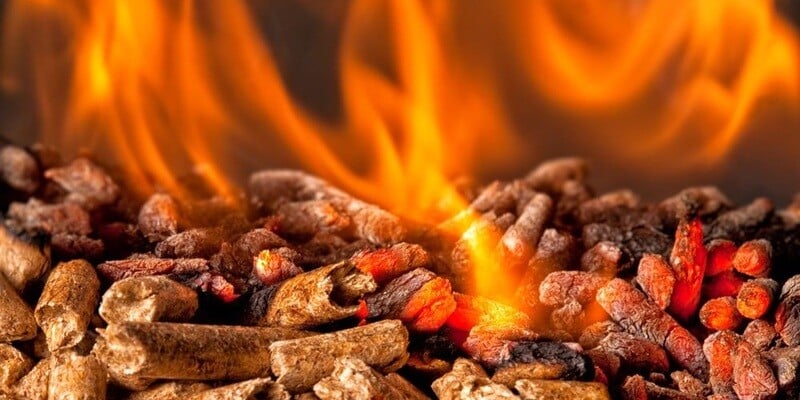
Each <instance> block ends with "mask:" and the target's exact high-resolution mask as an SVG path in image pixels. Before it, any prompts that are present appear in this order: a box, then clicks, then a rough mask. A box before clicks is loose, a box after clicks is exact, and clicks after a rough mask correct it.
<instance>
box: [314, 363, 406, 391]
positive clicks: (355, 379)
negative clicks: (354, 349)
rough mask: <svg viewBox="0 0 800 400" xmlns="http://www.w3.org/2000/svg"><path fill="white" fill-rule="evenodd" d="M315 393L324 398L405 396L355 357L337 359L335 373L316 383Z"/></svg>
mask: <svg viewBox="0 0 800 400" xmlns="http://www.w3.org/2000/svg"><path fill="white" fill-rule="evenodd" d="M314 393H315V394H316V395H317V397H319V398H320V399H322V400H345V399H386V400H401V399H404V398H405V396H404V395H403V393H402V392H400V391H399V390H397V389H395V387H394V386H392V385H390V384H389V382H388V381H387V380H386V378H385V377H384V376H383V375H381V374H379V373H378V372H377V371H375V370H374V369H372V368H370V366H369V365H367V364H366V363H364V361H361V360H359V359H358V358H354V357H341V358H338V359H336V361H334V362H333V373H331V375H330V376H328V377H326V378H324V379H322V380H320V381H319V382H317V384H316V385H314Z"/></svg>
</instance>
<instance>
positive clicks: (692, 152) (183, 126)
mask: <svg viewBox="0 0 800 400" xmlns="http://www.w3.org/2000/svg"><path fill="white" fill-rule="evenodd" d="M7 7H8V8H7V10H6V16H7V20H6V21H5V24H4V28H5V35H4V38H5V43H4V50H5V53H4V54H5V57H4V60H5V61H6V62H5V65H3V70H2V72H3V83H4V87H5V88H6V89H7V90H9V91H13V90H29V91H30V92H32V93H34V98H35V100H36V101H37V104H38V108H37V111H36V113H37V116H38V118H39V121H40V122H39V125H40V126H39V127H38V128H39V129H41V130H42V131H43V134H44V137H43V140H44V141H45V142H46V143H50V144H53V145H56V146H58V147H59V148H61V149H62V150H63V151H65V152H67V153H70V152H77V151H80V150H84V149H88V150H91V151H92V152H93V153H95V154H100V155H101V156H106V157H107V158H109V159H111V160H113V161H114V162H115V163H117V164H119V165H121V166H122V167H123V168H124V170H125V173H126V174H127V177H128V178H129V180H130V181H132V182H134V183H135V184H134V185H133V186H134V187H137V188H140V189H141V190H142V192H143V193H148V192H151V191H153V190H155V189H157V188H165V189H167V190H171V191H173V192H175V191H178V190H179V189H180V178H179V173H185V172H186V171H187V170H189V169H190V168H195V169H198V170H199V171H201V172H202V173H201V175H202V176H203V177H204V178H205V179H206V180H207V181H208V182H209V184H210V185H212V186H213V187H215V188H216V189H217V192H218V193H219V194H221V195H223V196H235V194H236V191H235V190H234V189H233V188H234V186H235V185H232V183H231V182H234V181H235V180H236V179H237V177H241V176H242V175H243V173H245V172H246V171H249V170H252V169H253V168H254V167H255V166H259V165H264V164H271V163H272V164H279V163H281V162H282V161H286V160H287V158H286V156H285V155H284V154H283V153H284V151H283V150H282V149H289V150H291V152H292V154H293V158H295V159H296V160H300V161H301V162H302V164H303V165H304V167H305V168H307V169H309V170H311V171H312V172H314V173H317V174H319V175H321V176H323V177H325V178H327V179H329V180H331V181H332V182H334V183H336V184H338V185H340V186H342V187H344V188H346V189H347V190H348V191H350V192H351V193H353V194H354V195H356V196H359V197H361V198H364V199H367V200H370V201H374V202H377V203H379V204H381V205H383V206H385V207H387V208H389V209H391V210H392V211H395V212H397V213H399V214H402V215H404V216H406V217H407V218H411V219H416V220H422V221H428V222H431V221H434V222H438V221H442V220H444V219H446V218H448V217H450V216H453V215H455V214H457V213H459V212H463V211H464V210H465V209H466V208H467V204H468V202H467V199H465V198H463V197H462V196H461V195H460V194H459V192H458V190H457V189H456V187H455V186H454V185H453V184H452V182H453V181H454V178H456V177H458V176H461V175H474V174H475V173H479V172H481V169H482V168H481V167H482V166H486V165H500V166H503V165H504V166H515V165H519V164H520V163H521V162H525V164H530V163H529V162H528V160H529V159H530V157H532V155H534V154H535V149H536V148H537V146H538V144H539V141H553V139H551V138H550V139H548V138H546V136H542V135H539V136H537V137H536V139H533V140H530V139H525V138H523V137H522V135H521V134H512V132H519V133H526V132H531V131H532V130H535V131H537V132H538V131H541V132H559V131H561V130H563V129H570V130H571V129H575V130H578V131H580V132H585V134H581V135H579V136H578V137H579V138H580V143H578V144H576V148H577V149H580V148H585V147H600V148H604V149H608V150H609V152H611V151H613V154H614V155H613V156H614V157H619V158H620V159H622V160H634V159H646V160H648V162H649V161H650V160H651V159H653V157H655V159H653V160H654V161H653V163H656V164H659V165H663V164H665V163H659V162H657V161H668V162H669V161H673V160H669V159H667V160H665V159H664V157H661V156H659V155H660V154H662V153H665V152H666V153H670V152H667V151H666V150H667V149H674V148H680V149H681V154H683V155H684V156H683V157H682V158H681V159H680V162H674V161H673V162H672V163H671V164H675V165H672V168H679V167H692V166H694V165H697V164H708V163H712V162H715V161H719V160H720V159H721V158H723V157H724V156H725V155H726V153H727V152H728V151H729V150H730V149H731V148H732V146H734V145H735V144H736V141H737V140H738V138H740V136H741V133H742V132H743V131H744V130H745V129H746V128H747V127H748V126H749V123H750V122H751V121H752V120H753V119H754V118H755V117H756V116H757V115H758V113H757V111H758V109H759V106H762V105H763V104H765V102H776V101H777V102H781V103H782V104H786V105H787V107H788V108H791V109H793V110H795V111H796V110H797V109H800V104H799V103H800V80H798V76H799V75H800V52H798V48H799V46H798V41H797V35H796V33H795V32H794V30H793V29H792V28H791V26H790V25H789V24H788V23H786V22H785V21H783V20H782V19H781V18H780V17H779V15H778V14H777V13H776V11H775V9H774V7H773V4H772V3H771V2H770V1H767V0H756V1H753V0H746V1H745V0H728V1H716V2H677V3H676V2H675V1H671V0H650V1H638V0H637V1H635V0H617V1H611V2H609V1H602V2H585V1H577V0H573V1H563V0H551V1H520V2H504V3H502V4H498V3H496V2H478V3H463V2H451V1H446V0H442V1H434V2H427V1H406V0H387V1H384V2H375V1H368V0H354V1H352V2H350V3H349V4H348V7H347V8H346V18H345V19H344V22H343V24H342V29H341V35H340V38H339V39H340V45H339V49H338V53H337V55H338V56H337V65H336V66H333V65H324V64H323V63H321V65H320V66H319V68H320V69H324V70H325V71H328V70H333V71H335V73H334V76H336V78H338V89H339V91H340V92H341V95H340V96H339V98H338V99H336V100H335V101H336V102H337V105H339V106H340V113H339V114H340V115H338V116H337V117H336V118H334V120H333V121H331V118H323V117H321V116H319V115H317V114H316V113H314V112H312V111H310V110H309V109H308V108H307V107H306V106H305V105H304V104H303V103H302V102H301V101H299V100H297V98H296V96H294V95H293V94H292V92H291V90H290V87H289V85H288V84H287V79H286V78H285V76H286V75H287V72H286V71H285V70H282V69H281V67H280V64H279V63H278V62H277V60H276V57H274V56H273V50H274V48H273V46H274V43H272V42H271V41H270V37H269V35H265V34H262V32H261V31H260V30H259V26H258V25H257V24H256V21H255V20H254V18H253V10H252V9H251V8H250V7H248V5H247V3H245V2H244V1H241V0H228V1H218V2H194V1H191V0H183V1H176V2H164V1H160V0H139V1H135V2H134V1H125V0H62V1H46V0H12V1H10V3H9V4H8V6H7ZM324 9H325V11H327V12H333V11H335V10H334V9H335V7H330V8H329V7H324ZM334 20H335V18H334ZM521 108H525V109H527V110H531V111H530V112H527V113H526V115H534V116H536V117H537V118H540V119H541V120H540V121H537V122H536V123H535V124H534V126H530V124H529V123H528V122H525V125H526V126H518V125H520V124H521V122H520V121H523V120H524V118H520V116H519V115H517V114H519V113H520V111H519V110H520V109H521ZM670 154H671V153H670ZM268 158H274V160H272V161H270V160H268ZM658 169H661V168H658ZM463 215H466V216H467V217H466V218H464V219H465V223H463V224H459V232H461V233H463V232H464V231H465V230H466V229H467V226H470V225H472V223H473V222H474V221H475V220H476V219H477V218H478V216H477V215H473V214H472V213H469V212H467V213H466V214H463ZM469 235H472V236H469ZM468 236H469V237H471V239H470V242H471V243H473V245H472V247H473V249H472V250H473V256H474V260H475V262H476V264H478V265H479V268H478V270H479V271H480V272H479V277H478V278H477V279H476V281H477V282H479V283H480V284H479V287H478V292H479V294H487V295H490V294H493V293H496V292H505V293H512V292H513V286H514V283H515V282H514V279H513V278H502V279H501V278H496V276H503V269H502V264H503V260H499V259H497V257H496V256H494V255H493V253H494V252H495V249H494V243H496V241H497V238H491V237H486V235H484V234H482V233H480V232H474V234H472V233H469V234H468ZM500 281H503V282H500Z"/></svg>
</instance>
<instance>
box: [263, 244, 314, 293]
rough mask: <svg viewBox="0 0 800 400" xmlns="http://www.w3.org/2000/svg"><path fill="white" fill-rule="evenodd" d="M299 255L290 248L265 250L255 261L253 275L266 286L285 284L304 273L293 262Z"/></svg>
mask: <svg viewBox="0 0 800 400" xmlns="http://www.w3.org/2000/svg"><path fill="white" fill-rule="evenodd" d="M298 257H299V255H298V254H297V252H295V251H294V250H292V249H289V248H288V247H281V248H279V249H274V250H263V251H261V252H260V253H258V256H256V257H255V260H253V275H255V276H256V278H258V280H259V282H261V283H262V284H264V285H266V286H270V285H274V284H277V283H280V282H283V281H285V280H287V279H289V278H292V277H295V276H297V275H299V274H302V273H303V270H302V269H301V268H300V267H298V266H297V265H295V263H294V262H293V261H292V260H294V259H297V258H298Z"/></svg>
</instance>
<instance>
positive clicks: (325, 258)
mask: <svg viewBox="0 0 800 400" xmlns="http://www.w3.org/2000/svg"><path fill="white" fill-rule="evenodd" d="M293 248H294V249H295V250H296V251H297V252H298V253H299V254H300V258H299V259H298V260H297V261H296V263H297V264H298V265H299V266H301V267H302V268H303V269H304V270H306V271H308V270H310V269H314V268H318V267H322V266H325V265H330V264H336V263H337V262H340V261H342V260H347V259H349V258H351V257H353V256H355V255H356V254H358V253H359V252H361V251H367V250H375V249H377V247H376V246H375V245H374V244H372V243H369V242H367V241H366V240H356V241H354V242H350V241H347V240H345V239H343V238H341V237H340V236H337V235H331V234H327V233H319V234H317V235H314V237H313V238H311V240H309V241H307V242H305V243H302V244H300V245H297V246H295V247H293Z"/></svg>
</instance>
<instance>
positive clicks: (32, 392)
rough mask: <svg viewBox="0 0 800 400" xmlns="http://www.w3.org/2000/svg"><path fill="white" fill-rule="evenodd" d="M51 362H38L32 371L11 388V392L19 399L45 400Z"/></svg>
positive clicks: (46, 359) (44, 360) (46, 360)
mask: <svg viewBox="0 0 800 400" xmlns="http://www.w3.org/2000/svg"><path fill="white" fill-rule="evenodd" d="M50 364H51V360H50V359H49V358H45V359H43V360H39V362H37V363H36V365H34V366H33V369H31V370H30V372H28V373H27V374H25V376H23V377H22V379H20V380H19V381H17V383H16V384H15V385H14V386H13V387H12V388H11V392H12V393H13V394H14V395H15V396H16V398H19V399H28V400H47V399H48V398H47V385H48V381H49V379H50Z"/></svg>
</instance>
